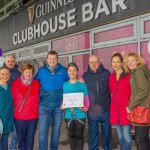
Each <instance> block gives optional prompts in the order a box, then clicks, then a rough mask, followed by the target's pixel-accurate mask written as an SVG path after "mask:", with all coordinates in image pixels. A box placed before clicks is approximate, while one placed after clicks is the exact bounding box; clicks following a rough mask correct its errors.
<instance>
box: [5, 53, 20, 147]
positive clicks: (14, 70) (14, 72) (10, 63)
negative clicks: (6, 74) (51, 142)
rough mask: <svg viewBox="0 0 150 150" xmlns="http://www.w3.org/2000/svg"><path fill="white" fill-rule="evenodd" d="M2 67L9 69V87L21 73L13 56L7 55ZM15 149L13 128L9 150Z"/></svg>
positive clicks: (15, 135)
mask: <svg viewBox="0 0 150 150" xmlns="http://www.w3.org/2000/svg"><path fill="white" fill-rule="evenodd" d="M4 66H6V67H8V68H9V69H10V73H11V76H10V79H9V81H8V84H9V85H10V86H11V85H12V83H13V81H15V80H16V79H17V78H18V77H19V76H20V75H21V72H20V71H19V70H18V65H17V64H16V58H15V56H14V55H12V54H9V55H7V56H6V60H5V63H4ZM15 149H17V134H16V130H15V127H14V131H13V133H12V138H11V143H10V150H15Z"/></svg>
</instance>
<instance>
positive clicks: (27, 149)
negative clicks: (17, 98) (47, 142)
mask: <svg viewBox="0 0 150 150" xmlns="http://www.w3.org/2000/svg"><path fill="white" fill-rule="evenodd" d="M37 122H38V119H33V120H17V119H15V126H16V132H17V138H18V150H33V146H34V135H35V131H36V126H37Z"/></svg>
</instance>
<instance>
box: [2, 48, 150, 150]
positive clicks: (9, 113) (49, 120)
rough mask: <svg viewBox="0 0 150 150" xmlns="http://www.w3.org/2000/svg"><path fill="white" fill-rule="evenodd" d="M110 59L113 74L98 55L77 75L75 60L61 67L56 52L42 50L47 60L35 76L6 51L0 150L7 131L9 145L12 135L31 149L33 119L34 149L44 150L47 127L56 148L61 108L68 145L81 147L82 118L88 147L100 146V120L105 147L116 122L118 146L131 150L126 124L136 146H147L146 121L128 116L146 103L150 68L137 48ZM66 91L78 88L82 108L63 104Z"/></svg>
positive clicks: (22, 148)
mask: <svg viewBox="0 0 150 150" xmlns="http://www.w3.org/2000/svg"><path fill="white" fill-rule="evenodd" d="M110 61H111V63H112V68H113V70H114V72H113V73H110V72H109V71H108V70H107V69H105V68H104V66H103V64H102V63H101V61H100V59H99V57H98V56H96V55H91V56H90V57H89V64H88V69H87V71H86V72H85V73H84V74H83V79H79V78H78V66H77V64H76V63H74V62H72V63H69V64H68V66H67V68H65V67H63V66H62V65H61V64H60V63H58V54H57V53H56V52H55V51H50V52H49V53H48V54H47V64H45V65H44V66H43V67H41V68H40V69H39V70H38V72H37V74H36V75H35V76H34V67H33V66H32V65H30V64H24V65H23V67H22V69H21V73H20V72H19V71H18V69H17V67H18V66H17V65H16V61H15V57H14V56H13V55H8V56H7V57H6V61H5V64H4V66H3V67H1V68H0V114H1V116H0V117H1V119H2V121H3V125H4V132H3V137H2V139H1V141H0V150H8V136H9V133H10V132H12V131H13V134H12V140H11V144H10V149H15V148H16V142H14V141H16V140H14V139H15V138H16V137H17V143H18V150H33V146H34V135H35V131H36V127H37V124H38V128H39V150H48V133H49V127H50V126H51V128H52V131H51V141H50V150H58V145H59V137H60V128H61V123H62V118H63V112H64V118H65V122H66V128H67V130H68V136H69V145H70V149H71V150H83V147H84V136H83V134H84V127H85V123H86V119H87V122H88V147H89V150H99V125H100V126H101V132H102V139H103V147H104V150H112V131H111V125H113V126H115V127H116V130H117V134H118V139H119V146H120V149H121V150H131V147H132V139H131V124H132V125H134V126H135V138H136V141H137V147H138V149H139V150H149V149H150V139H149V129H150V122H149V124H147V125H139V124H133V123H132V122H130V121H129V120H128V119H127V114H128V113H130V112H131V111H132V110H133V109H134V108H135V107H136V106H137V105H140V106H147V103H149V102H148V96H149V92H150V81H149V80H148V78H147V77H149V78H150V73H149V70H148V69H147V67H146V65H145V64H144V62H143V60H142V58H141V57H140V56H139V55H138V54H136V53H129V54H128V55H127V56H126V58H125V59H124V58H123V57H122V56H121V54H120V53H115V54H114V55H113V56H112V57H111V60H110ZM71 93H83V107H71V108H64V106H63V94H71ZM149 110H150V104H149ZM14 124H15V125H14ZM16 133H17V136H16ZM12 145H14V146H15V148H11V146H12Z"/></svg>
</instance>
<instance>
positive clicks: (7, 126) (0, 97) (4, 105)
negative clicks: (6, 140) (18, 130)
mask: <svg viewBox="0 0 150 150" xmlns="http://www.w3.org/2000/svg"><path fill="white" fill-rule="evenodd" d="M0 118H1V119H2V122H3V126H4V133H10V132H11V131H13V127H14V124H13V122H14V120H13V104H12V96H11V91H10V86H8V87H7V90H5V89H4V88H2V87H1V86H0Z"/></svg>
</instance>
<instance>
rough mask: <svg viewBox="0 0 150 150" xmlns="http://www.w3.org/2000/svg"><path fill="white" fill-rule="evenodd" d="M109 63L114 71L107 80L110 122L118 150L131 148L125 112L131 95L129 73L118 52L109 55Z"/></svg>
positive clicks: (129, 128) (128, 125)
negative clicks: (110, 94) (114, 131)
mask: <svg viewBox="0 0 150 150" xmlns="http://www.w3.org/2000/svg"><path fill="white" fill-rule="evenodd" d="M111 63H112V68H113V70H114V72H113V73H112V74H111V75H110V80H109V87H110V92H111V93H112V99H111V108H110V123H111V124H112V125H114V126H115V127H116V130H117V134H118V139H119V146H120V150H131V141H132V140H131V125H130V122H129V121H128V120H127V112H126V107H127V106H128V104H129V100H130V96H131V89H130V75H129V74H128V73H126V72H125V70H124V69H123V57H122V56H121V54H120V53H116V54H114V55H113V56H112V57H111Z"/></svg>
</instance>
